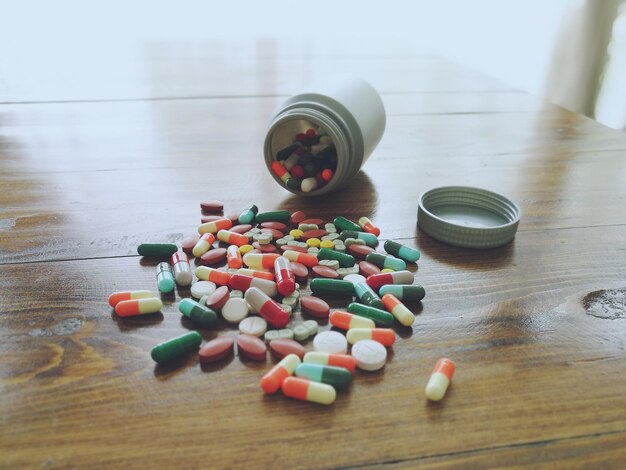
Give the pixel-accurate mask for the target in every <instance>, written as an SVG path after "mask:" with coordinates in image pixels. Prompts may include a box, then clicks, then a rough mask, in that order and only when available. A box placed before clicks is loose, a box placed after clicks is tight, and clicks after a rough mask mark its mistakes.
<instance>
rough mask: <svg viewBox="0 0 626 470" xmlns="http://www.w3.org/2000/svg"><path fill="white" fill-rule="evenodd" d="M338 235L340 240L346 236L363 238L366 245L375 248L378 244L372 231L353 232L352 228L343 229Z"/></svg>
mask: <svg viewBox="0 0 626 470" xmlns="http://www.w3.org/2000/svg"><path fill="white" fill-rule="evenodd" d="M339 237H340V238H341V239H342V240H344V241H345V240H346V239H347V238H356V239H357V240H363V241H364V242H365V244H366V245H367V246H371V247H372V248H375V247H377V246H378V237H376V235H374V234H373V233H365V232H355V231H353V230H344V231H343V232H341V235H339Z"/></svg>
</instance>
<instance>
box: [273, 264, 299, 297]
mask: <svg viewBox="0 0 626 470" xmlns="http://www.w3.org/2000/svg"><path fill="white" fill-rule="evenodd" d="M274 276H275V278H276V284H275V285H276V286H277V288H278V292H280V294H281V295H284V296H288V295H290V294H291V293H292V292H293V291H295V290H296V276H295V275H294V273H293V271H292V270H291V262H290V261H289V260H288V259H287V258H284V257H282V256H279V257H278V258H276V260H275V261H274ZM268 295H270V297H273V296H272V295H271V294H268ZM274 295H275V294H274Z"/></svg>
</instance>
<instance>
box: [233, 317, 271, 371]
mask: <svg viewBox="0 0 626 470" xmlns="http://www.w3.org/2000/svg"><path fill="white" fill-rule="evenodd" d="M250 318H253V317H250ZM255 318H258V317H255ZM248 319H249V318H247V319H246V320H248ZM237 351H238V352H239V356H240V357H244V358H246V359H250V360H252V361H265V359H266V357H267V346H265V343H264V342H263V341H262V340H260V339H259V338H257V337H256V336H252V335H248V334H241V335H239V336H237Z"/></svg>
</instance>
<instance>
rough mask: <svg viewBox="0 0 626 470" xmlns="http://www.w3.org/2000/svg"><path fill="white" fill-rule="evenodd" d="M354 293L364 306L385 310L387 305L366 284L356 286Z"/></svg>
mask: <svg viewBox="0 0 626 470" xmlns="http://www.w3.org/2000/svg"><path fill="white" fill-rule="evenodd" d="M354 293H355V294H356V296H357V298H358V299H359V301H360V302H361V303H362V304H365V305H368V306H370V307H375V308H379V309H381V310H383V309H384V308H385V304H383V301H382V300H381V298H380V297H378V295H377V294H376V292H374V291H373V290H372V288H371V287H370V286H368V285H367V283H366V282H361V283H359V284H355V285H354Z"/></svg>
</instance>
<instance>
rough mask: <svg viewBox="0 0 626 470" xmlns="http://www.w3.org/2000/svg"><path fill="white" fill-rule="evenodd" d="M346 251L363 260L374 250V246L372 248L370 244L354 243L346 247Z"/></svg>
mask: <svg viewBox="0 0 626 470" xmlns="http://www.w3.org/2000/svg"><path fill="white" fill-rule="evenodd" d="M347 251H348V253H349V254H351V255H352V256H354V257H355V258H358V259H361V260H364V259H365V258H366V257H367V255H369V254H370V253H374V251H376V250H374V248H372V247H371V246H366V245H358V244H356V243H354V244H351V245H350V246H348V247H347Z"/></svg>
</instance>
